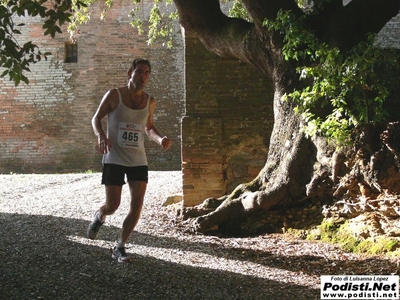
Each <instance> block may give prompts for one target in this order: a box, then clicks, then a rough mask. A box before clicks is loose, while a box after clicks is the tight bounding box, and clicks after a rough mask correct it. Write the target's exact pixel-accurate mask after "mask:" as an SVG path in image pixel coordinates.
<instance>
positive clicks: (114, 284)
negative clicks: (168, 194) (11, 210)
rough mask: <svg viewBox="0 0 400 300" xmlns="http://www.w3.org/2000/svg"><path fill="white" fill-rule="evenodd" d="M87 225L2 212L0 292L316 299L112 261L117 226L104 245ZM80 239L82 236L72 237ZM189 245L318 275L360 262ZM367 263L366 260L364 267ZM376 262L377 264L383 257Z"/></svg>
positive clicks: (174, 268) (181, 268) (162, 241)
mask: <svg viewBox="0 0 400 300" xmlns="http://www.w3.org/2000/svg"><path fill="white" fill-rule="evenodd" d="M88 223H89V222H88V221H86V220H81V219H70V218H60V217H54V216H44V215H40V216H38V215H19V214H6V213H1V214H0V231H1V243H0V254H1V256H0V257H1V258H0V260H1V261H0V263H1V269H0V295H2V297H1V298H2V299H224V300H225V299H270V300H275V299H279V300H280V299H288V300H290V299H296V300H301V299H307V300H312V299H319V290H316V289H310V288H307V287H304V286H299V285H295V284H289V283H283V282H279V281H274V280H267V279H264V278H257V277H252V276H247V275H242V274H238V273H233V272H228V271H222V270H215V269H209V268H204V267H194V266H187V265H182V264H177V263H173V262H168V261H164V260H159V259H156V258H153V257H149V256H140V255H137V254H136V255H135V256H134V263H132V264H121V263H117V262H115V261H114V260H112V259H111V257H110V252H109V249H110V247H111V246H112V245H113V244H114V242H115V238H116V237H117V236H118V234H119V232H120V228H117V227H108V226H106V227H104V229H102V232H101V236H100V239H101V240H102V245H103V246H98V243H97V242H92V241H89V240H86V239H85V235H86V228H87V225H88ZM70 237H75V240H73V239H71V238H70ZM79 239H80V240H82V241H83V242H78V241H77V240H79ZM132 242H133V243H134V244H136V245H143V246H149V247H160V248H166V249H168V248H171V249H176V245H177V242H176V240H174V239H173V238H170V237H156V236H148V235H146V234H143V233H139V232H135V234H134V235H133V237H132ZM180 243H184V242H180ZM191 249H193V251H197V252H203V253H206V254H209V255H213V256H215V257H224V258H225V259H233V260H241V261H251V262H255V263H258V264H261V265H264V266H268V267H274V268H279V269H282V270H289V271H293V272H304V273H307V274H309V275H311V276H318V277H319V276H320V275H323V274H324V275H327V274H329V275H334V274H339V273H340V274H354V273H352V270H353V268H354V265H353V264H355V263H356V264H358V265H362V261H353V262H349V261H346V260H335V261H332V260H330V261H327V260H326V259H324V258H322V257H320V256H310V255H307V256H285V257H282V256H281V255H276V254H274V253H271V252H268V251H259V250H258V251H254V250H251V249H242V248H227V247H226V246H224V247H210V245H209V244H207V243H197V242H196V243H191V242H186V243H185V244H184V245H182V250H185V251H188V250H189V251H190V250H191ZM176 250H179V249H176ZM373 265H374V264H373V262H372V263H371V259H369V266H373ZM379 265H380V266H382V261H380V264H379ZM332 266H334V268H333V267H332ZM388 267H389V265H388ZM335 270H337V272H338V273H336V272H335ZM332 272H333V273H332ZM368 272H369V274H371V273H373V274H382V272H386V274H387V272H388V270H387V269H386V270H382V269H380V270H378V269H377V270H371V267H369V268H368ZM358 275H360V274H358Z"/></svg>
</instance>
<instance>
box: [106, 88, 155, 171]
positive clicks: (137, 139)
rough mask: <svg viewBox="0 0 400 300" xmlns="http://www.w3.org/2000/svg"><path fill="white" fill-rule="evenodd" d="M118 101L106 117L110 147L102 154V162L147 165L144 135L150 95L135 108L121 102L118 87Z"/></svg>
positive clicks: (130, 165) (127, 165)
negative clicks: (145, 102)
mask: <svg viewBox="0 0 400 300" xmlns="http://www.w3.org/2000/svg"><path fill="white" fill-rule="evenodd" d="M117 91H118V96H119V103H118V106H117V108H116V109H115V110H113V111H112V112H110V113H109V114H108V117H107V137H108V139H109V140H110V141H111V144H112V149H111V151H110V152H108V153H107V154H104V155H103V164H117V165H122V166H126V167H136V166H147V157H146V152H145V148H144V135H145V127H146V123H147V119H148V117H149V103H150V95H149V97H148V99H147V104H146V107H145V108H143V109H139V110H135V109H131V108H129V107H127V106H125V105H124V104H123V103H122V98H121V92H120V91H119V89H117Z"/></svg>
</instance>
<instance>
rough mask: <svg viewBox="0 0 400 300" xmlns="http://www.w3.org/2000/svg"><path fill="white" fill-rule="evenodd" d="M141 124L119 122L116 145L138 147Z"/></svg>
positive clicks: (141, 132) (140, 137)
mask: <svg viewBox="0 0 400 300" xmlns="http://www.w3.org/2000/svg"><path fill="white" fill-rule="evenodd" d="M142 127H143V126H142V124H135V123H124V122H119V127H118V145H119V146H120V147H122V148H139V147H140V141H141V140H142V135H143V129H142Z"/></svg>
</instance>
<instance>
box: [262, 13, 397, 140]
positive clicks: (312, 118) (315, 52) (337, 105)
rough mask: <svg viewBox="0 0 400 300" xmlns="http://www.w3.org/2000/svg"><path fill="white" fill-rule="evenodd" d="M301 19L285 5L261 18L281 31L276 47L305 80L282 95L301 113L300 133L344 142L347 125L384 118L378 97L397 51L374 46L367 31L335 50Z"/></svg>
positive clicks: (391, 79)
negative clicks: (364, 36)
mask: <svg viewBox="0 0 400 300" xmlns="http://www.w3.org/2000/svg"><path fill="white" fill-rule="evenodd" d="M304 17H305V16H304ZM301 21H302V19H300V20H297V19H296V18H295V17H294V16H293V14H291V12H290V11H281V12H280V13H279V14H278V17H277V19H276V20H274V21H270V20H265V22H264V26H266V28H267V29H268V30H269V31H271V32H277V33H279V34H282V35H284V41H285V46H284V47H283V52H282V53H283V55H284V57H285V59H286V60H288V61H294V62H296V64H297V65H298V67H297V69H296V70H297V72H298V74H299V78H300V81H301V82H303V83H304V84H303V86H305V87H304V88H300V89H296V90H294V91H293V92H292V93H290V94H288V95H286V100H292V101H295V102H296V103H297V107H296V109H295V111H296V112H297V113H299V114H301V115H302V117H303V120H304V131H305V133H306V134H308V135H310V136H311V135H314V134H320V135H323V136H326V137H328V138H329V139H332V140H335V141H336V142H338V143H339V144H347V143H349V142H350V134H351V130H352V129H353V128H355V127H360V126H363V125H365V124H371V123H372V124H374V123H379V122H382V121H384V120H385V119H386V117H387V112H386V111H385V109H384V103H385V100H386V99H387V97H388V95H389V93H390V91H391V90H393V89H394V88H395V85H396V82H398V79H399V77H398V72H399V62H400V60H399V55H398V53H397V52H396V51H395V50H388V49H381V48H379V47H376V46H375V45H374V36H372V35H371V36H370V37H369V38H368V40H367V41H366V42H363V43H360V44H359V45H357V46H356V47H354V48H353V49H352V50H351V51H349V52H348V53H341V52H340V50H339V49H338V48H332V47H329V46H328V45H327V44H326V43H321V42H319V41H318V39H317V38H316V37H315V36H314V34H313V33H312V32H310V31H308V30H306V29H304V28H303V26H302V22H301ZM396 75H397V76H396Z"/></svg>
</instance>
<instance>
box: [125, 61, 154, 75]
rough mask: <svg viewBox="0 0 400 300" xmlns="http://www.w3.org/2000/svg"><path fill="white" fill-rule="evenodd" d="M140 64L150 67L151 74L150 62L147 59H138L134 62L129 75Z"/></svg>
mask: <svg viewBox="0 0 400 300" xmlns="http://www.w3.org/2000/svg"><path fill="white" fill-rule="evenodd" d="M139 64H145V65H148V66H149V71H150V72H151V65H150V61H148V60H147V59H144V58H136V59H135V60H134V61H133V62H132V65H131V67H130V68H129V70H128V74H131V73H132V72H133V71H134V70H135V69H136V67H137V65H139Z"/></svg>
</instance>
